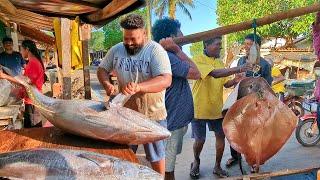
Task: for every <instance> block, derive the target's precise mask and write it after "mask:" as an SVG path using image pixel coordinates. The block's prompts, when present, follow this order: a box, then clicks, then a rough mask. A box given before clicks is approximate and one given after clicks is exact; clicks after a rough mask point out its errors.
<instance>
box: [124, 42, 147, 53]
mask: <svg viewBox="0 0 320 180" xmlns="http://www.w3.org/2000/svg"><path fill="white" fill-rule="evenodd" d="M124 47H125V48H126V50H127V53H128V54H130V55H135V54H137V53H138V52H140V50H141V49H142V48H143V44H138V45H133V46H129V45H128V44H124Z"/></svg>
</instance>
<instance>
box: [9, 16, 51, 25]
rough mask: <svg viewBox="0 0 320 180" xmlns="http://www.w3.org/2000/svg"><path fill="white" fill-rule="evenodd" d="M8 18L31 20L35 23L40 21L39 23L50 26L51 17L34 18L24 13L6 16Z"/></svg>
mask: <svg viewBox="0 0 320 180" xmlns="http://www.w3.org/2000/svg"><path fill="white" fill-rule="evenodd" d="M8 17H9V18H15V19H23V20H25V21H31V22H35V23H40V24H44V25H48V26H52V25H53V23H52V21H53V20H52V19H47V20H42V19H35V18H29V17H26V16H24V15H15V16H10V15H9V16H8Z"/></svg>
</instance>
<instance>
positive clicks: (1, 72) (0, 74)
mask: <svg viewBox="0 0 320 180" xmlns="http://www.w3.org/2000/svg"><path fill="white" fill-rule="evenodd" d="M4 76H5V74H4V72H3V70H2V69H0V79H4Z"/></svg>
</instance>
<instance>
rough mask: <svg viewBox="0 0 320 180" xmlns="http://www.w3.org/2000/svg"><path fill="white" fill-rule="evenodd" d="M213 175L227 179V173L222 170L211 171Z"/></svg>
mask: <svg viewBox="0 0 320 180" xmlns="http://www.w3.org/2000/svg"><path fill="white" fill-rule="evenodd" d="M213 174H215V175H217V176H219V177H220V178H226V177H229V175H228V173H227V171H225V170H223V169H218V170H217V169H213Z"/></svg>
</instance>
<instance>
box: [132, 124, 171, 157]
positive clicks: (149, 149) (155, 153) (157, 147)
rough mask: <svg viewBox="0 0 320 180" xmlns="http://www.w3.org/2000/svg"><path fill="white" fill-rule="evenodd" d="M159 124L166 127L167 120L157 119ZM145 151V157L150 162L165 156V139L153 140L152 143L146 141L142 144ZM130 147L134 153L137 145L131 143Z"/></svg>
mask: <svg viewBox="0 0 320 180" xmlns="http://www.w3.org/2000/svg"><path fill="white" fill-rule="evenodd" d="M157 122H158V123H159V124H160V125H161V126H163V127H164V128H167V120H161V121H157ZM143 147H144V151H145V153H146V158H147V160H148V161H150V162H157V161H160V160H161V159H164V158H165V155H166V147H165V140H160V141H155V142H153V143H147V144H144V145H143ZM131 149H132V150H133V152H134V153H136V151H137V149H138V145H131Z"/></svg>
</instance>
